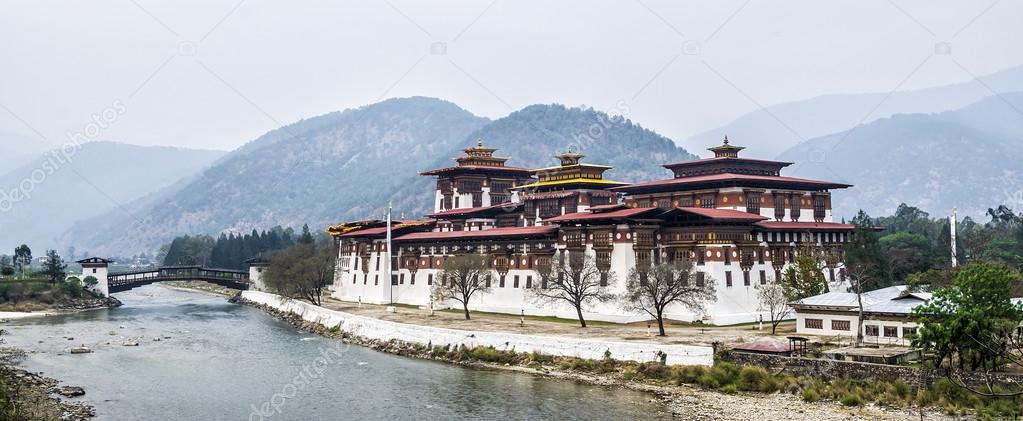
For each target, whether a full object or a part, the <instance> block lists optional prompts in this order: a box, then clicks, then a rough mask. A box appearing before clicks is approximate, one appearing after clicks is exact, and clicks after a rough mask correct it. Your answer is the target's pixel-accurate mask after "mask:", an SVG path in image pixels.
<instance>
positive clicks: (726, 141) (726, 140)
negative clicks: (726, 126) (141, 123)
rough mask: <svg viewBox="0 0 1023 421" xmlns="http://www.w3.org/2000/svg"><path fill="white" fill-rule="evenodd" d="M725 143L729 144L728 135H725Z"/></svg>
mask: <svg viewBox="0 0 1023 421" xmlns="http://www.w3.org/2000/svg"><path fill="white" fill-rule="evenodd" d="M725 144H726V145H727V144H728V135H725Z"/></svg>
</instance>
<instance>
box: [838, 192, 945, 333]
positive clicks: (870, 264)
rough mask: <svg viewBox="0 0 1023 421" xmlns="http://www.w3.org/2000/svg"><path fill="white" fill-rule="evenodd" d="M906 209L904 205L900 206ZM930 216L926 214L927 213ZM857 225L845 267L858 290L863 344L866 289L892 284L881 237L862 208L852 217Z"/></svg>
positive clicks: (850, 282) (857, 303) (860, 330)
mask: <svg viewBox="0 0 1023 421" xmlns="http://www.w3.org/2000/svg"><path fill="white" fill-rule="evenodd" d="M900 209H902V207H900ZM925 215H926V214H925ZM852 223H853V225H855V226H856V228H855V229H853V232H852V238H850V239H849V242H848V243H846V245H845V267H846V272H847V273H848V274H849V285H850V286H851V287H852V289H853V292H855V293H856V305H857V307H858V308H859V311H858V312H857V323H856V326H857V327H856V346H860V345H862V344H863V292H864V291H867V290H869V289H872V288H877V287H881V286H882V285H886V284H887V283H888V261H887V259H886V258H885V255H884V252H883V251H882V250H881V244H880V242H879V241H878V238H877V231H876V230H875V229H874V227H873V226H872V225H873V223H872V220H871V219H870V216H869V215H867V213H866V212H864V211H863V210H860V211H859V213H857V214H856V217H855V218H853V220H852Z"/></svg>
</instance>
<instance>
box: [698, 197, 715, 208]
mask: <svg viewBox="0 0 1023 421" xmlns="http://www.w3.org/2000/svg"><path fill="white" fill-rule="evenodd" d="M700 207H701V208H713V207H714V195H712V194H708V195H705V196H703V197H700Z"/></svg>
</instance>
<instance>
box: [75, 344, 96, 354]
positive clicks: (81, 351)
mask: <svg viewBox="0 0 1023 421" xmlns="http://www.w3.org/2000/svg"><path fill="white" fill-rule="evenodd" d="M90 352H92V349H89V347H87V346H85V345H82V346H76V347H74V348H71V353H72V354H88V353H90Z"/></svg>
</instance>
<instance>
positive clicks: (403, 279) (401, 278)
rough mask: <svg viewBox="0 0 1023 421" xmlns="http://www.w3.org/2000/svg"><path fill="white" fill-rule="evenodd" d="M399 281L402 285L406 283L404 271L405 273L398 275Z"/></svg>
mask: <svg viewBox="0 0 1023 421" xmlns="http://www.w3.org/2000/svg"><path fill="white" fill-rule="evenodd" d="M398 283H399V284H401V285H405V274H404V273H403V274H401V275H400V276H399V277H398Z"/></svg>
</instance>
